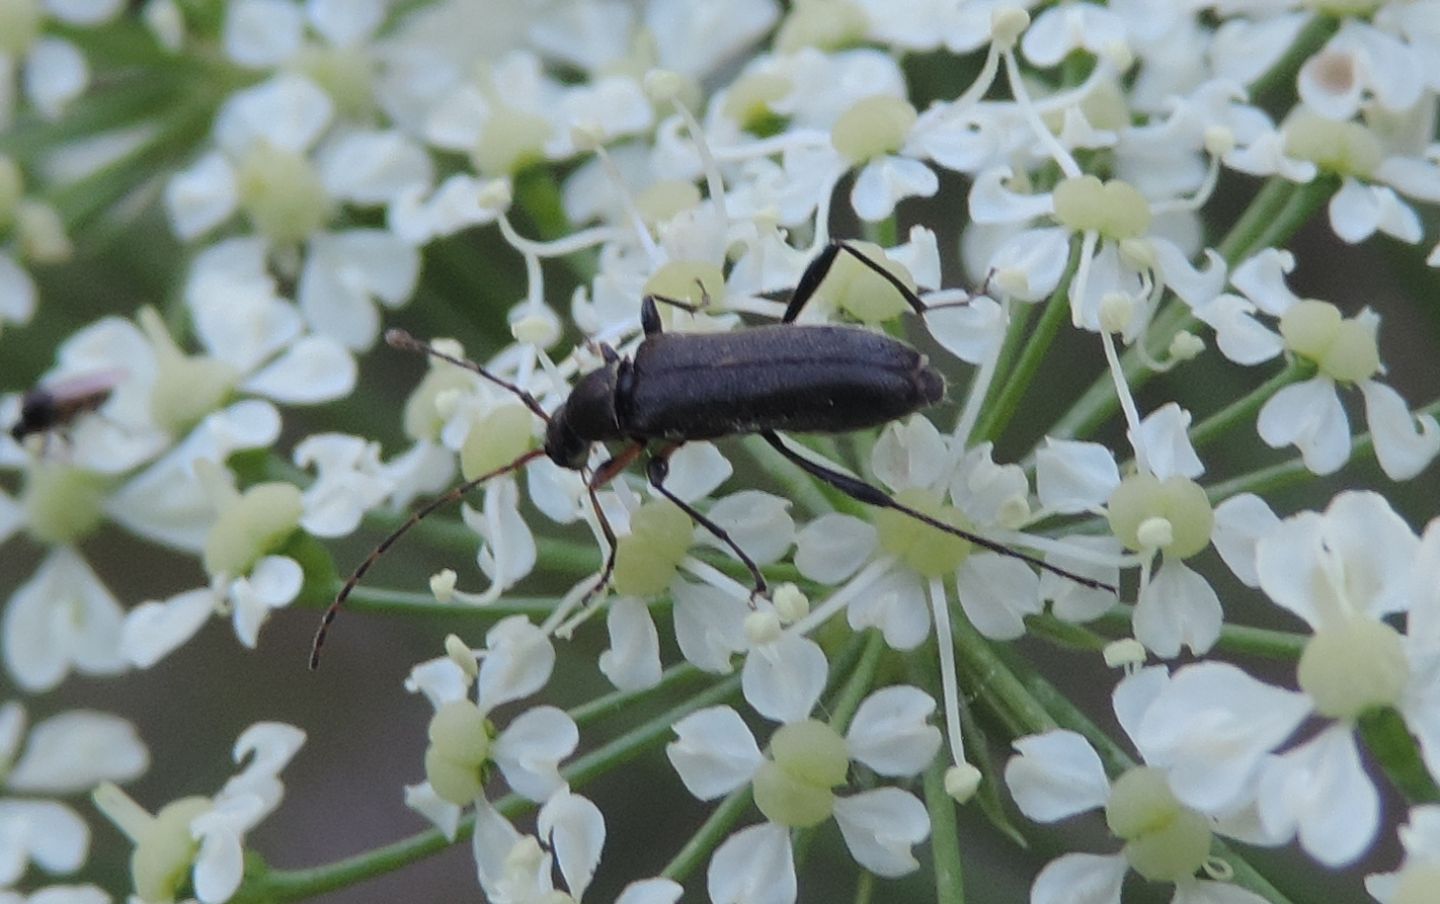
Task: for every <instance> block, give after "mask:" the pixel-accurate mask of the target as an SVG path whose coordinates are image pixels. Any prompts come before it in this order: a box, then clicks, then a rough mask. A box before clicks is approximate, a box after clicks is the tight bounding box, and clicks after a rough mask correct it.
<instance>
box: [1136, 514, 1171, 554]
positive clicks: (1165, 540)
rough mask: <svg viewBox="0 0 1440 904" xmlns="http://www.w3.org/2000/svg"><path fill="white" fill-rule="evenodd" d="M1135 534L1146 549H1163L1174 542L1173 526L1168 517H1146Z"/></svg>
mask: <svg viewBox="0 0 1440 904" xmlns="http://www.w3.org/2000/svg"><path fill="white" fill-rule="evenodd" d="M1135 535H1136V536H1137V537H1138V538H1139V540H1140V543H1141V544H1142V545H1143V546H1145V547H1146V548H1147V549H1164V548H1165V547H1167V546H1169V545H1170V544H1171V543H1174V542H1175V528H1174V527H1173V526H1172V525H1171V524H1170V519H1168V518H1160V517H1155V518H1146V519H1145V520H1144V521H1141V522H1140V528H1139V530H1137V531H1136V532H1135Z"/></svg>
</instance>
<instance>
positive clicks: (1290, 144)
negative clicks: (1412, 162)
mask: <svg viewBox="0 0 1440 904" xmlns="http://www.w3.org/2000/svg"><path fill="white" fill-rule="evenodd" d="M1284 132H1285V153H1286V154H1288V155H1289V156H1291V157H1295V158H1297V159H1300V160H1309V161H1310V162H1311V163H1314V164H1315V165H1316V166H1318V167H1320V168H1321V169H1323V170H1326V171H1328V172H1332V173H1337V174H1339V175H1342V176H1359V177H1362V178H1363V177H1366V176H1369V175H1370V174H1371V173H1373V172H1374V171H1375V167H1377V166H1379V165H1380V161H1382V160H1384V159H1385V150H1384V148H1383V147H1382V146H1381V144H1380V139H1379V138H1377V137H1376V136H1375V133H1374V132H1371V131H1370V130H1369V129H1368V128H1366V127H1365V126H1363V125H1361V124H1360V123H1358V122H1337V121H1336V120H1333V119H1326V118H1325V117H1323V116H1320V115H1319V114H1316V113H1311V112H1309V111H1305V110H1302V111H1299V112H1296V113H1295V114H1294V115H1292V116H1291V117H1290V118H1289V119H1287V120H1285V127H1284Z"/></svg>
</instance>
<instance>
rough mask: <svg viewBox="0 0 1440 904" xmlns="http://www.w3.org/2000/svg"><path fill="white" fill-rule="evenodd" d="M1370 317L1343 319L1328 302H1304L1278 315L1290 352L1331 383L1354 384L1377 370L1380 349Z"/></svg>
mask: <svg viewBox="0 0 1440 904" xmlns="http://www.w3.org/2000/svg"><path fill="white" fill-rule="evenodd" d="M1375 324H1376V322H1375V320H1374V318H1371V317H1365V318H1361V317H1348V318H1346V317H1342V316H1341V315H1340V309H1339V308H1337V307H1335V306H1334V305H1333V304H1330V303H1329V302H1328V301H1316V300H1314V299H1306V300H1304V301H1299V302H1296V303H1295V304H1293V305H1291V306H1290V307H1289V308H1288V309H1286V311H1285V313H1284V314H1282V315H1280V335H1281V337H1282V338H1283V339H1284V340H1285V345H1286V347H1287V348H1289V349H1290V350H1291V351H1292V352H1294V353H1295V354H1297V355H1300V356H1302V357H1304V358H1308V359H1310V360H1311V361H1313V362H1315V365H1316V367H1318V368H1319V369H1320V372H1321V373H1323V374H1325V375H1326V376H1328V377H1330V378H1331V379H1333V380H1338V381H1340V382H1344V383H1355V382H1358V381H1360V380H1368V379H1369V378H1370V377H1373V376H1374V375H1375V374H1376V373H1377V372H1378V371H1379V370H1380V345H1379V343H1378V342H1377V341H1376V337H1375Z"/></svg>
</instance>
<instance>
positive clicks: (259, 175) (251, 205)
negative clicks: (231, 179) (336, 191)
mask: <svg viewBox="0 0 1440 904" xmlns="http://www.w3.org/2000/svg"><path fill="white" fill-rule="evenodd" d="M236 182H237V184H238V186H239V192H240V206H241V207H242V208H243V209H244V210H245V213H246V214H247V215H248V216H249V217H250V222H251V223H253V224H254V225H255V229H256V231H257V232H259V233H261V234H262V235H264V236H265V237H266V238H268V239H270V240H271V241H273V242H277V243H280V244H294V243H298V242H303V241H304V240H305V239H307V238H309V237H310V236H311V235H312V234H313V233H315V232H317V231H318V230H319V229H320V227H322V226H324V225H325V223H326V221H328V220H329V219H330V210H331V201H330V195H329V193H328V192H326V191H325V185H324V183H322V182H321V181H320V173H319V172H317V171H316V169H315V167H314V166H313V165H311V163H310V160H309V159H308V158H306V156H305V155H304V154H298V153H296V152H294V151H287V150H281V149H280V148H276V147H271V146H270V145H268V144H264V143H261V144H258V145H256V146H255V147H253V148H251V149H250V151H249V152H248V153H247V154H246V155H245V158H244V159H243V160H242V161H240V166H239V172H238V173H237V176H236Z"/></svg>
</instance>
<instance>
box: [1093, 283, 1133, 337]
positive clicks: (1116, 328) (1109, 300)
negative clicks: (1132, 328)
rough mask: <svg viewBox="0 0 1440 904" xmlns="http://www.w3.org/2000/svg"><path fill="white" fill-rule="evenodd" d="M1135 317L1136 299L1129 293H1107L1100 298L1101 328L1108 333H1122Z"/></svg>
mask: <svg viewBox="0 0 1440 904" xmlns="http://www.w3.org/2000/svg"><path fill="white" fill-rule="evenodd" d="M1134 315H1135V299H1133V298H1131V297H1130V294H1129V293H1128V292H1106V293H1105V294H1104V295H1102V296H1101V297H1100V327H1101V328H1102V329H1103V330H1105V332H1107V333H1121V332H1124V331H1125V327H1127V326H1129V324H1130V319H1131V318H1132V317H1133V316H1134Z"/></svg>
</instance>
